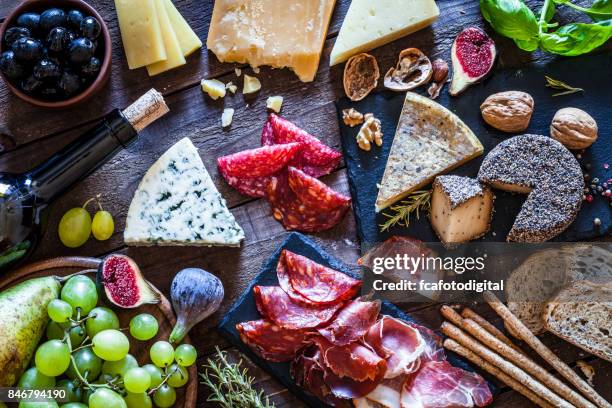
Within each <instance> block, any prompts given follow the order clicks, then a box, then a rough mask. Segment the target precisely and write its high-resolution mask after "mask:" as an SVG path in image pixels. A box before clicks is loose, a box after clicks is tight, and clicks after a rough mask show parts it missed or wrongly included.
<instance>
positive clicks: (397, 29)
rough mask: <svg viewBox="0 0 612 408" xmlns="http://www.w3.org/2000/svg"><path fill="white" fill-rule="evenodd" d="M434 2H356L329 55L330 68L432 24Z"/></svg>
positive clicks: (426, 0) (391, 0) (390, 0)
mask: <svg viewBox="0 0 612 408" xmlns="http://www.w3.org/2000/svg"><path fill="white" fill-rule="evenodd" d="M439 15H440V10H439V9H438V6H437V5H436V2H435V1H434V0H375V1H372V0H353V1H352V2H351V5H350V6H349V9H348V12H347V13H346V17H345V18H344V22H343V23H342V27H341V28H340V33H339V34H338V37H337V38H336V43H335V44H334V48H333V49H332V52H331V55H330V63H329V64H330V65H336V64H339V63H341V62H344V61H346V60H348V59H349V58H350V57H351V56H353V55H356V54H359V53H361V52H365V51H369V50H371V49H374V48H376V47H380V46H381V45H384V44H387V43H390V42H391V41H395V40H397V39H398V38H401V37H404V36H406V35H408V34H410V33H413V32H415V31H417V30H420V29H421V28H424V27H427V26H428V25H430V24H431V23H433V22H434V21H435V20H436V19H437V18H438V16H439Z"/></svg>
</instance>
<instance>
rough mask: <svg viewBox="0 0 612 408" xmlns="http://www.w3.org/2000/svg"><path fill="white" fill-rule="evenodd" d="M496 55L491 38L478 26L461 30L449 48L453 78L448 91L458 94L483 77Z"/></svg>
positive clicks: (454, 94) (453, 94)
mask: <svg viewBox="0 0 612 408" xmlns="http://www.w3.org/2000/svg"><path fill="white" fill-rule="evenodd" d="M496 56H497V50H496V48H495V43H494V42H493V40H492V39H491V38H490V37H489V36H488V35H487V34H486V33H485V32H484V31H482V30H481V29H480V28H477V27H468V28H466V29H465V30H463V31H462V32H461V33H459V35H458V36H457V38H455V42H453V48H452V49H451V57H452V61H453V80H452V81H451V85H450V89H449V92H450V94H451V95H452V96H456V95H459V94H460V93H461V92H463V91H465V89H466V88H467V87H469V86H470V85H473V84H475V83H476V82H478V81H480V80H481V79H483V78H484V77H485V76H487V74H488V73H489V72H491V69H492V68H493V64H494V62H495V57H496Z"/></svg>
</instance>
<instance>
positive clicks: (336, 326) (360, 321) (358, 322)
mask: <svg viewBox="0 0 612 408" xmlns="http://www.w3.org/2000/svg"><path fill="white" fill-rule="evenodd" d="M379 312H380V302H379V301H367V302H362V301H360V300H353V301H352V302H350V303H349V304H348V305H346V306H345V307H344V308H343V309H342V310H340V312H339V313H338V315H337V316H336V318H335V319H334V321H333V322H332V323H331V324H330V325H328V326H326V327H323V328H320V329H319V330H318V331H319V334H320V335H321V336H323V337H325V338H326V339H327V340H328V341H329V342H330V343H332V344H334V345H336V346H346V345H347V344H349V343H352V342H355V341H357V340H359V339H361V337H363V335H364V334H365V333H366V332H367V331H368V330H369V329H370V327H372V325H373V324H374V323H375V322H376V319H377V318H378V313H379Z"/></svg>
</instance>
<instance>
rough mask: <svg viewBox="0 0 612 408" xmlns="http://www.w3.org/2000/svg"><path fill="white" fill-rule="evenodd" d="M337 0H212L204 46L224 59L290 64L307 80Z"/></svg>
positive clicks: (254, 63)
mask: <svg viewBox="0 0 612 408" xmlns="http://www.w3.org/2000/svg"><path fill="white" fill-rule="evenodd" d="M335 2H336V1H335V0H282V2H279V1H278V0H216V1H215V8H214V9H213V15H212V20H211V24H210V30H209V32H208V39H207V41H206V45H207V47H208V49H210V50H211V51H212V52H214V53H215V55H216V56H217V58H219V60H220V61H222V62H239V63H248V64H250V65H251V66H252V67H254V68H256V67H259V66H261V65H269V66H272V67H275V68H284V67H288V68H290V69H292V70H293V71H294V72H295V73H296V75H297V76H298V77H299V78H300V80H301V81H303V82H310V81H312V80H313V79H314V77H315V75H316V73H317V68H318V67H319V59H320V57H321V51H322V49H323V43H324V41H325V36H326V35H327V27H328V26H329V20H330V18H331V15H332V11H333V9H334V4H335ZM281 3H282V5H281Z"/></svg>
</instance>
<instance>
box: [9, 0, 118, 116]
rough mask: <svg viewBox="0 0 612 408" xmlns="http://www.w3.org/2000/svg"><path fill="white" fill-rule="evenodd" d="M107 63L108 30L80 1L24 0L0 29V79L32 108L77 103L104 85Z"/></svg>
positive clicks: (64, 106) (65, 105) (73, 104)
mask: <svg viewBox="0 0 612 408" xmlns="http://www.w3.org/2000/svg"><path fill="white" fill-rule="evenodd" d="M110 65H111V39H110V34H109V31H108V27H107V26H106V24H105V23H104V20H102V17H100V15H99V14H98V12H96V10H94V9H93V8H92V7H91V6H90V5H89V4H87V3H86V2H84V1H82V0H26V1H24V2H23V3H21V4H20V5H19V6H18V7H17V8H16V9H15V10H13V12H12V13H11V14H10V15H9V16H8V17H7V18H6V20H5V21H4V24H3V25H2V27H1V28H0V76H2V79H4V82H5V83H6V85H7V86H8V88H9V89H10V90H11V91H12V92H13V93H14V94H15V95H17V96H18V97H19V98H21V99H23V100H25V101H27V102H29V103H31V104H33V105H37V106H41V107H44V108H52V109H61V108H68V107H72V106H75V105H78V104H80V103H81V102H83V101H85V100H86V99H89V98H91V97H92V96H93V95H94V94H95V93H96V92H97V91H99V90H100V89H101V88H102V87H103V86H104V84H105V83H106V82H107V81H108V78H109V75H110Z"/></svg>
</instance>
